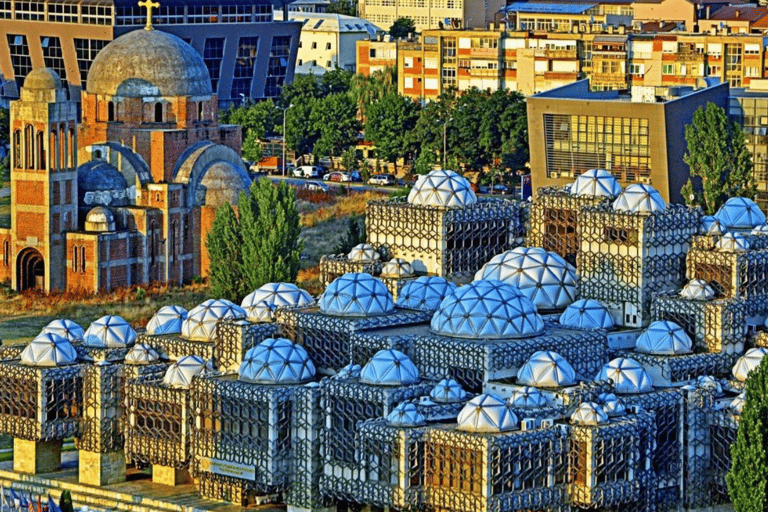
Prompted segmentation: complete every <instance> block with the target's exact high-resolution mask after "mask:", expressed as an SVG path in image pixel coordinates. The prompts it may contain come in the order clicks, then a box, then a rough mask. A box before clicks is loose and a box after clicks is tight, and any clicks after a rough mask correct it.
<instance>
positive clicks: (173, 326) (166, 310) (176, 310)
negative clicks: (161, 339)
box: [147, 306, 187, 336]
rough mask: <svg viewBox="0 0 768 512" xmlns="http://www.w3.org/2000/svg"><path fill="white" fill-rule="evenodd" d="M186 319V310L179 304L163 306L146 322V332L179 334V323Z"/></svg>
mask: <svg viewBox="0 0 768 512" xmlns="http://www.w3.org/2000/svg"><path fill="white" fill-rule="evenodd" d="M186 319H187V310H186V309H184V308H182V307H181V306H163V307H161V308H160V309H159V310H158V311H157V313H155V316H153V317H152V318H151V319H150V321H149V323H148V324H147V334H149V335H150V336H157V335H160V334H179V333H180V332H181V324H182V323H184V320H186Z"/></svg>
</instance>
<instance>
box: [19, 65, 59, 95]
mask: <svg viewBox="0 0 768 512" xmlns="http://www.w3.org/2000/svg"><path fill="white" fill-rule="evenodd" d="M60 88H61V78H60V77H59V75H58V73H56V72H55V71H54V70H52V69H51V68H37V69H34V70H32V71H31V72H30V73H29V74H28V75H27V77H26V78H25V79H24V89H27V90H32V89H36V90H41V89H60Z"/></svg>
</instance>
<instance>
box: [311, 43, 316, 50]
mask: <svg viewBox="0 0 768 512" xmlns="http://www.w3.org/2000/svg"><path fill="white" fill-rule="evenodd" d="M312 49H313V50H317V41H312Z"/></svg>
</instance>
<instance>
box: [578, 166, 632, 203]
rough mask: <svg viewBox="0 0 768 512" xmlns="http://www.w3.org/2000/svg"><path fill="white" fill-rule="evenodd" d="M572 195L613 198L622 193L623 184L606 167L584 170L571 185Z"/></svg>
mask: <svg viewBox="0 0 768 512" xmlns="http://www.w3.org/2000/svg"><path fill="white" fill-rule="evenodd" d="M570 193H571V195H572V196H592V197H607V198H610V199H613V198H614V197H616V196H618V195H619V194H621V185H619V182H618V181H616V178H614V177H613V174H611V173H610V172H608V171H606V170H605V169H590V170H588V171H584V172H583V173H582V174H580V175H579V177H578V178H576V181H574V182H573V184H572V185H571V189H570Z"/></svg>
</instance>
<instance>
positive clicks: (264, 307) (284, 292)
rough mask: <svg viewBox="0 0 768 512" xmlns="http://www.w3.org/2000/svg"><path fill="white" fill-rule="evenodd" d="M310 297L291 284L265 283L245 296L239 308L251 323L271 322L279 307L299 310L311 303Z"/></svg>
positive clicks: (304, 291)
mask: <svg viewBox="0 0 768 512" xmlns="http://www.w3.org/2000/svg"><path fill="white" fill-rule="evenodd" d="M313 300H314V299H313V298H312V295H310V294H309V292H307V291H306V290H302V289H301V288H299V287H298V286H296V285H295V284H293V283H267V284H265V285H263V286H261V287H259V289H258V290H256V291H254V292H252V293H250V294H248V295H246V297H245V298H244V299H243V302H242V303H241V304H240V306H241V307H242V308H243V309H244V310H245V312H246V314H247V315H248V320H249V321H251V322H271V321H272V320H274V312H275V310H276V309H277V308H279V307H286V308H300V307H303V306H308V305H309V304H312V302H313Z"/></svg>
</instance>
